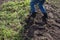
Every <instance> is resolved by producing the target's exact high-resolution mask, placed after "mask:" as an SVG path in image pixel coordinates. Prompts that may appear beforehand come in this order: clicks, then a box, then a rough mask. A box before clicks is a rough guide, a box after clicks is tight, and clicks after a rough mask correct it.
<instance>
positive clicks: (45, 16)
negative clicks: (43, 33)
mask: <svg viewBox="0 0 60 40" xmlns="http://www.w3.org/2000/svg"><path fill="white" fill-rule="evenodd" d="M47 19H48V15H47V13H44V16H43V17H42V21H43V22H45V24H47Z"/></svg>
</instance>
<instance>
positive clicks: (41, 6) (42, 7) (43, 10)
mask: <svg viewBox="0 0 60 40" xmlns="http://www.w3.org/2000/svg"><path fill="white" fill-rule="evenodd" d="M39 8H40V10H41V12H42V13H43V14H44V16H45V17H46V18H47V13H46V9H45V8H44V6H43V5H42V4H41V3H39Z"/></svg>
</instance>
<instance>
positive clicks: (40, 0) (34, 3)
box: [30, 0, 46, 13]
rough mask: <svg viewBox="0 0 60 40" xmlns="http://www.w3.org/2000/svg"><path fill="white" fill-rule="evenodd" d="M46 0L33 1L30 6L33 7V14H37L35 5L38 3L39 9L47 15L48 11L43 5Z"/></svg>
mask: <svg viewBox="0 0 60 40" xmlns="http://www.w3.org/2000/svg"><path fill="white" fill-rule="evenodd" d="M44 2H45V0H31V2H30V6H31V12H32V13H34V12H35V7H34V6H35V5H36V4H37V3H38V6H39V9H40V10H41V12H42V13H46V9H45V8H44V6H43V4H44Z"/></svg>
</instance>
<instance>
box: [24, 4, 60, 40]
mask: <svg viewBox="0 0 60 40" xmlns="http://www.w3.org/2000/svg"><path fill="white" fill-rule="evenodd" d="M45 7H46V10H47V13H48V19H47V20H45V21H43V20H44V19H43V18H42V16H43V14H42V13H41V12H38V13H37V14H36V17H35V18H32V17H29V18H30V19H29V18H27V19H26V20H25V21H26V23H27V25H25V26H24V33H23V35H24V40H60V11H59V10H60V8H58V7H56V6H55V5H52V4H50V3H46V4H45Z"/></svg>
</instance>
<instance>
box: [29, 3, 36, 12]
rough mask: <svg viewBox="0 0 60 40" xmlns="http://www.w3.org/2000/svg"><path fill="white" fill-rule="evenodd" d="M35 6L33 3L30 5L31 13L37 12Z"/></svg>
mask: <svg viewBox="0 0 60 40" xmlns="http://www.w3.org/2000/svg"><path fill="white" fill-rule="evenodd" d="M34 5H35V3H34V2H31V3H30V7H31V13H34V12H35V7H34Z"/></svg>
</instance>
